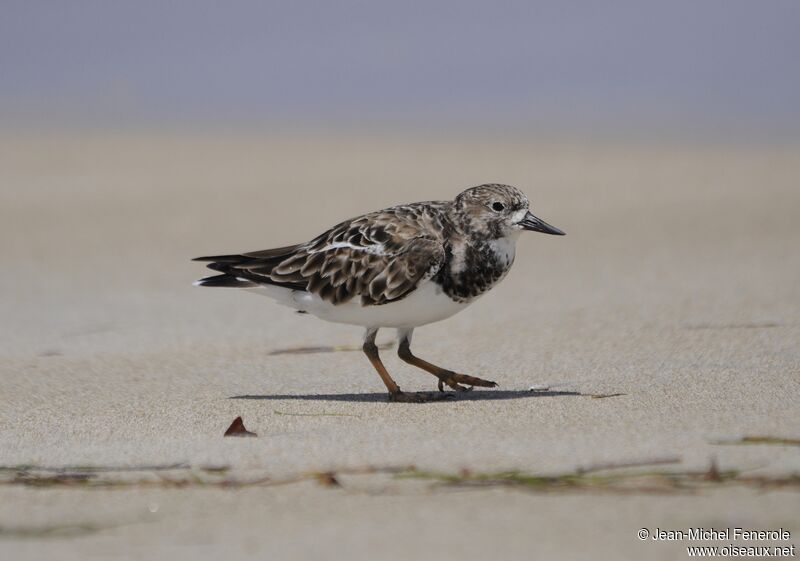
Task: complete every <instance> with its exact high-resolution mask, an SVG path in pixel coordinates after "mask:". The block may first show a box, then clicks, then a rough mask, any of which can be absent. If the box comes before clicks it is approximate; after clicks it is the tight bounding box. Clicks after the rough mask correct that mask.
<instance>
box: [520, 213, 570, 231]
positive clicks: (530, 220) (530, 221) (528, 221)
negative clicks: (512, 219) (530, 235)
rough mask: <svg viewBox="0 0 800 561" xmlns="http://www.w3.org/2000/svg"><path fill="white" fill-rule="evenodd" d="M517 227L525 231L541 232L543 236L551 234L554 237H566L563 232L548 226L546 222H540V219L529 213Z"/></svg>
mask: <svg viewBox="0 0 800 561" xmlns="http://www.w3.org/2000/svg"><path fill="white" fill-rule="evenodd" d="M519 225H520V226H522V227H523V228H524V229H525V230H530V231H532V232H542V233H543V234H552V235H554V236H564V235H566V234H565V233H564V232H562V231H561V230H559V229H558V228H556V227H555V226H550V224H548V223H547V222H545V221H544V220H542V219H541V218H536V217H535V216H534V215H533V214H531V213H530V212H529V213H528V214H526V215H525V218H523V219H522V220H521V221H520V222H519Z"/></svg>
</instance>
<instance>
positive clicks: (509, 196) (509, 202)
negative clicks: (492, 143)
mask: <svg viewBox="0 0 800 561" xmlns="http://www.w3.org/2000/svg"><path fill="white" fill-rule="evenodd" d="M455 210H456V213H457V214H458V216H459V218H460V221H461V222H462V223H463V225H464V226H465V227H467V228H469V229H470V230H472V231H473V232H478V233H480V234H483V235H484V236H486V237H487V238H491V239H497V238H505V237H509V236H514V235H516V234H519V233H520V232H522V231H523V230H529V231H532V232H542V233H544V234H553V235H556V236H563V235H564V232H562V231H561V230H559V229H558V228H556V227H555V226H550V225H549V224H548V223H547V222H545V221H544V220H541V219H539V218H537V217H536V216H534V215H533V214H532V213H531V211H530V210H529V203H528V197H526V196H525V193H523V192H522V191H520V190H519V189H517V188H516V187H512V186H511V185H501V184H499V183H488V184H485V185H478V186H477V187H470V188H469V189H467V190H465V191H462V192H461V193H459V195H458V196H457V197H456V200H455Z"/></svg>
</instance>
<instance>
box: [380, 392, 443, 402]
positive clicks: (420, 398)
mask: <svg viewBox="0 0 800 561" xmlns="http://www.w3.org/2000/svg"><path fill="white" fill-rule="evenodd" d="M453 397H455V394H452V393H433V392H419V393H417V392H401V391H397V392H395V393H390V394H389V401H390V402H393V403H428V402H429V401H442V400H444V399H451V398H453Z"/></svg>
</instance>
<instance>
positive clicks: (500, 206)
mask: <svg viewBox="0 0 800 561" xmlns="http://www.w3.org/2000/svg"><path fill="white" fill-rule="evenodd" d="M505 208H506V205H504V204H503V203H492V210H493V211H495V212H502V211H504V210H505Z"/></svg>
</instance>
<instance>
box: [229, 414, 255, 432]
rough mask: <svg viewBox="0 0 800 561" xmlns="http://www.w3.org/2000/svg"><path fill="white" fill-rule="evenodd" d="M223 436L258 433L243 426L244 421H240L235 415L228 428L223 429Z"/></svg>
mask: <svg viewBox="0 0 800 561" xmlns="http://www.w3.org/2000/svg"><path fill="white" fill-rule="evenodd" d="M223 436H258V435H257V434H256V433H254V432H250V431H249V430H247V429H246V428H244V421H242V418H241V417H236V418H235V419H234V420H233V422H232V423H231V426H229V427H228V430H226V431H225V434H224V435H223Z"/></svg>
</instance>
